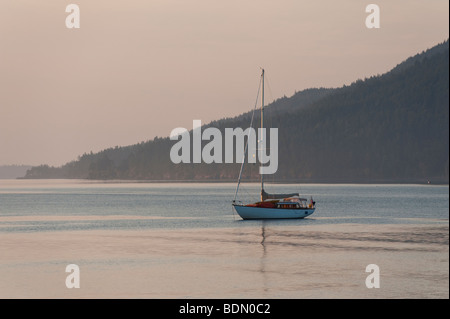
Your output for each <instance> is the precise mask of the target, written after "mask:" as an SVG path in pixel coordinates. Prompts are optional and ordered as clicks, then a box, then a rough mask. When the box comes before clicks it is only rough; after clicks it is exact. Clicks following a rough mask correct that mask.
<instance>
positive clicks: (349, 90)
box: [25, 41, 449, 183]
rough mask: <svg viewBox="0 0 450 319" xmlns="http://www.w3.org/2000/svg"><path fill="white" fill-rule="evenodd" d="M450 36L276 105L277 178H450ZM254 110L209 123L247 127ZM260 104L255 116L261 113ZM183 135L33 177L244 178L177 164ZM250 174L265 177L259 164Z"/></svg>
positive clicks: (38, 171)
mask: <svg viewBox="0 0 450 319" xmlns="http://www.w3.org/2000/svg"><path fill="white" fill-rule="evenodd" d="M448 68H449V48H448V41H446V42H444V43H442V44H439V45H437V46H436V47H434V48H432V49H430V50H427V51H425V52H422V53H421V54H418V55H416V56H414V57H411V58H409V59H407V60H405V62H403V63H401V64H399V65H397V67H395V68H394V69H393V70H392V71H390V72H388V73H386V74H383V75H379V76H373V77H371V78H368V79H364V80H362V79H360V80H357V81H356V82H354V83H353V84H351V85H349V86H344V87H342V88H337V89H323V88H321V89H308V90H304V91H302V92H298V93H296V94H295V95H294V96H292V97H289V98H287V97H283V98H281V99H278V100H276V101H275V102H273V103H272V104H271V105H269V106H267V108H266V113H265V115H267V116H265V123H266V126H268V127H276V128H278V132H279V168H278V171H277V173H276V174H275V175H274V176H271V177H270V180H274V181H280V182H281V181H292V182H294V181H295V182H426V181H427V180H431V181H432V182H440V183H448V180H449V71H448ZM250 117H251V112H247V113H245V114H242V115H239V116H237V117H235V118H228V119H222V120H218V121H214V122H212V123H209V124H208V125H205V126H204V128H206V127H208V126H211V127H217V128H219V129H220V130H221V131H222V132H223V131H224V129H225V128H227V127H229V128H235V127H241V128H246V127H248V126H249V123H250ZM259 120H260V119H259V113H258V114H257V115H256V117H255V123H259ZM175 142H176V141H172V140H170V139H169V138H168V137H167V138H155V139H153V140H151V141H147V142H142V143H139V144H136V145H132V146H127V147H115V148H110V149H107V150H104V151H102V152H99V153H95V154H92V153H90V154H84V155H82V156H80V157H79V158H78V159H77V160H75V161H73V162H70V163H67V164H66V165H64V166H62V167H49V166H46V165H44V166H38V167H33V168H32V169H30V170H28V172H27V174H26V176H25V178H89V179H145V180H232V181H234V180H236V179H237V176H238V173H239V167H240V164H224V163H223V164H205V163H201V164H184V163H181V164H173V163H172V162H171V160H170V156H169V153H170V149H171V147H172V145H174V143H175ZM244 175H245V176H246V177H252V178H254V179H257V178H258V168H257V166H256V165H255V164H251V165H247V169H246V170H245V171H244Z"/></svg>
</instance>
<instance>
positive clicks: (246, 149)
mask: <svg viewBox="0 0 450 319" xmlns="http://www.w3.org/2000/svg"><path fill="white" fill-rule="evenodd" d="M261 82H262V76H261V78H260V79H259V85H258V93H257V94H256V102H255V106H254V107H253V113H252V119H251V121H250V127H249V128H252V127H253V119H254V117H255V110H256V107H257V105H258V99H259V92H260V90H261ZM251 132H252V130H251V129H249V130H248V137H247V142H246V143H245V150H244V156H243V158H242V164H241V169H240V171H239V178H238V183H237V186H236V192H235V193H234V199H233V202H235V201H236V197H237V193H238V190H239V184H240V183H241V177H242V169H243V168H244V162H245V157H246V156H247V152H248V141H249V139H250V133H251Z"/></svg>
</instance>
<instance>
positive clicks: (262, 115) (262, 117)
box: [259, 69, 264, 201]
mask: <svg viewBox="0 0 450 319" xmlns="http://www.w3.org/2000/svg"><path fill="white" fill-rule="evenodd" d="M261 77H262V91H261V140H260V143H261V145H260V147H259V148H260V150H261V158H260V166H262V163H261V159H262V154H263V153H262V152H263V149H262V145H263V143H262V137H263V136H264V134H263V128H264V69H262V74H261ZM260 174H261V170H260ZM263 192H264V174H261V201H263V195H262V194H263Z"/></svg>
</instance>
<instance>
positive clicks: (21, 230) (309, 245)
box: [0, 180, 449, 298]
mask: <svg viewBox="0 0 450 319" xmlns="http://www.w3.org/2000/svg"><path fill="white" fill-rule="evenodd" d="M258 187H259V185H257V184H253V185H252V184H250V185H243V186H242V192H241V193H242V194H243V195H244V196H243V197H241V199H243V200H250V201H251V200H257V196H256V194H258V193H259V189H258ZM234 191H235V185H233V184H219V183H198V184H184V183H102V182H90V181H73V180H72V181H66V180H56V181H52V180H48V181H47V180H43V181H26V180H0V253H1V254H0V258H1V259H0V278H1V279H0V283H1V285H0V297H2V298H23V297H25V298H72V297H75V298H97V297H98V298H104V297H108V298H109V297H119V298H128V297H133V298H134V297H137V298H197V297H199V298H448V269H449V268H448V218H449V187H448V186H437V185H324V184H304V185H276V186H272V187H269V188H268V189H267V191H269V192H272V191H279V192H292V191H299V192H300V193H301V194H302V195H304V196H305V197H307V198H309V197H310V196H312V197H313V198H314V200H315V201H316V202H317V204H316V206H317V209H316V212H315V213H314V214H313V215H312V216H310V217H309V218H307V219H304V220H278V221H276V220H273V221H242V220H241V219H240V218H239V216H237V215H236V214H235V213H234V212H233V211H232V209H231V200H232V198H233V195H234ZM69 263H76V264H78V265H80V268H81V269H82V274H83V283H84V284H83V287H82V288H81V289H78V290H75V289H72V290H69V289H67V288H66V287H65V286H64V280H65V276H66V275H67V274H65V272H64V267H65V266H64V265H67V264H69ZM371 263H375V264H377V265H379V267H380V272H381V274H382V276H381V282H382V285H381V287H380V288H379V289H368V288H367V287H366V286H365V278H366V276H367V275H368V274H367V273H365V267H366V265H368V264H371ZM36 270H38V273H39V276H33V275H32V274H36ZM111 278H114V281H111ZM113 283H114V284H113Z"/></svg>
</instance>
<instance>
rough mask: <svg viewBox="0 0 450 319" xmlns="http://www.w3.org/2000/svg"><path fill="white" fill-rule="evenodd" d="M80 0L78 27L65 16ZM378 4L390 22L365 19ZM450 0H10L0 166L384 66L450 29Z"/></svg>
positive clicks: (208, 116)
mask: <svg viewBox="0 0 450 319" xmlns="http://www.w3.org/2000/svg"><path fill="white" fill-rule="evenodd" d="M71 3H75V4H78V5H79V7H80V10H81V28H80V29H67V28H66V26H65V19H66V16H67V15H68V14H67V13H66V12H65V8H66V6H67V5H68V4H71ZM370 3H375V4H378V5H379V7H380V9H381V28H380V29H367V28H366V26H365V19H366V16H367V15H368V14H367V13H366V12H365V7H366V5H368V4H370ZM448 10H449V2H448V1H447V0H433V1H426V0H407V1H406V0H404V1H401V0H398V1H391V0H383V1H377V0H375V1H355V0H344V1H333V0H326V1H325V0H324V1H299V0H279V1H273V0H270V1H269V0H239V1H237V0H227V1H224V0H221V1H215V0H178V1H174V0H153V1H151V0H129V1H111V0H109V1H106V0H96V1H91V0H70V1H69V0H67V1H63V0H40V1H35V0H2V1H1V2H0V39H1V42H0V43H1V44H0V165H3V164H30V165H38V164H44V163H45V164H50V165H62V164H64V163H66V162H68V161H71V160H74V159H76V157H77V156H78V155H81V154H83V153H85V152H90V151H94V152H96V151H100V150H102V149H105V148H108V147H114V146H116V145H119V146H124V145H130V144H135V143H138V142H141V141H145V140H149V139H153V138H154V137H155V136H168V135H169V134H170V132H171V130H172V129H174V128H176V127H186V128H188V129H190V128H192V120H194V119H199V120H201V121H202V122H203V123H208V122H209V121H211V120H215V119H220V118H222V117H228V116H235V115H238V114H240V113H242V112H245V111H248V110H250V109H251V108H252V106H253V103H254V99H255V95H256V90H257V86H258V81H259V75H260V70H259V67H260V66H263V67H264V68H265V69H266V72H267V73H266V74H267V76H268V79H269V84H270V90H269V91H268V92H267V93H268V94H266V98H267V99H268V100H269V101H270V100H271V99H276V98H279V97H281V96H283V95H286V96H291V95H292V94H294V93H295V91H300V90H303V89H306V88H310V87H321V86H323V87H339V86H342V85H343V84H350V83H351V82H353V81H355V80H356V79H358V78H364V77H369V76H371V75H375V74H381V73H384V72H386V71H388V70H389V69H391V68H392V67H394V66H395V65H397V64H398V63H400V62H401V61H403V60H404V59H406V58H407V57H409V56H411V55H415V54H416V53H419V52H421V51H422V50H425V49H427V48H430V47H432V46H434V45H436V44H438V43H440V42H443V41H444V40H446V39H447V38H448V36H449V35H448V27H449V14H448Z"/></svg>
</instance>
